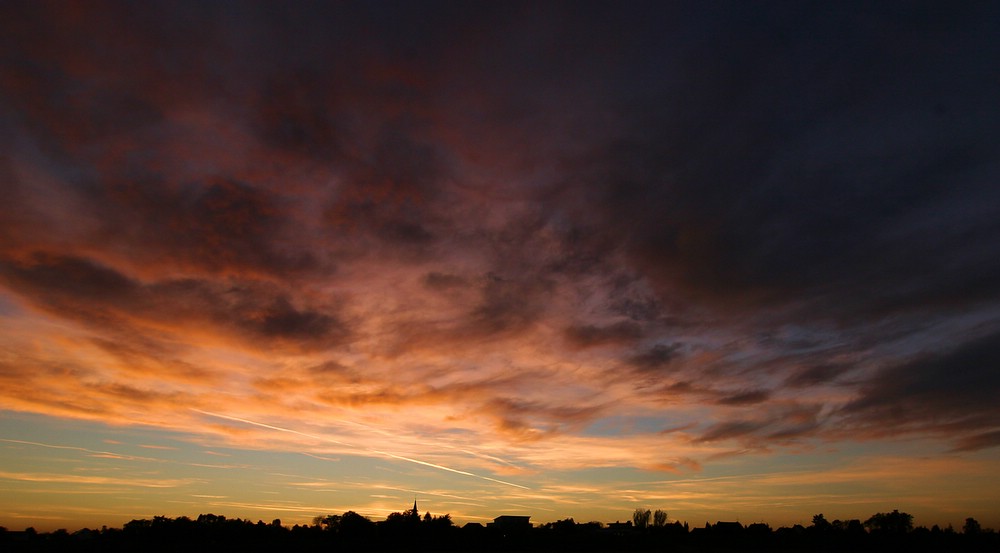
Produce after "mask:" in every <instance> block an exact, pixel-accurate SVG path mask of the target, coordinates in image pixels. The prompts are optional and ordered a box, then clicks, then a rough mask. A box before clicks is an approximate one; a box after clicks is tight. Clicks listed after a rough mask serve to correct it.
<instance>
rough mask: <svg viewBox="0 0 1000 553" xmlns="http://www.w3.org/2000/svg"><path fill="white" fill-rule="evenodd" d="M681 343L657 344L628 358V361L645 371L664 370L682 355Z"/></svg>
mask: <svg viewBox="0 0 1000 553" xmlns="http://www.w3.org/2000/svg"><path fill="white" fill-rule="evenodd" d="M680 349H681V344H670V345H667V344H656V345H654V346H653V347H651V348H649V349H648V350H646V351H643V352H640V353H637V354H635V355H633V356H631V357H629V358H628V360H627V362H628V363H629V364H630V365H632V366H634V367H636V368H637V369H640V370H644V371H658V370H663V369H665V368H666V367H667V366H669V365H670V364H671V362H673V361H674V360H675V359H677V358H678V356H679V355H680V354H679V353H678V352H679V351H680Z"/></svg>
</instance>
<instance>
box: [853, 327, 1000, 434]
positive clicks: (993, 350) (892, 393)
mask: <svg viewBox="0 0 1000 553" xmlns="http://www.w3.org/2000/svg"><path fill="white" fill-rule="evenodd" d="M998 368H1000V335H997V334H991V335H987V336H984V337H982V338H980V339H978V340H975V341H972V342H969V343H966V344H960V345H957V346H956V347H955V348H954V349H953V350H951V351H945V352H933V353H927V354H923V355H921V356H919V357H918V358H917V359H914V360H913V361H910V362H907V363H902V364H899V365H895V366H892V367H888V368H886V369H884V370H882V371H881V372H880V373H878V374H877V375H875V376H874V377H873V378H872V379H871V380H869V381H868V382H865V383H864V384H862V385H861V387H860V390H859V394H858V397H857V398H856V399H855V400H853V401H851V402H850V403H847V404H846V405H844V406H843V407H842V408H841V409H840V412H839V415H840V416H842V417H843V419H844V420H843V424H845V425H846V426H847V428H848V429H854V431H861V432H864V433H866V434H870V435H874V436H882V435H896V434H900V433H912V432H916V433H932V434H938V435H943V436H944V437H946V438H949V439H951V440H954V441H955V442H956V443H957V446H956V447H958V448H960V449H974V448H977V447H989V446H992V445H995V444H994V440H993V439H992V437H991V436H992V435H991V432H993V429H994V428H995V427H996V426H997V424H1000V406H998V404H997V401H996V397H997V394H998V393H1000V370H998Z"/></svg>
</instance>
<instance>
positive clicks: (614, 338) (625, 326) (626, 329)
mask: <svg viewBox="0 0 1000 553" xmlns="http://www.w3.org/2000/svg"><path fill="white" fill-rule="evenodd" d="M565 335H566V339H567V340H568V341H569V342H570V343H571V344H572V345H573V346H574V347H578V348H588V347H593V346H600V345H605V344H629V343H633V342H636V341H637V340H639V339H640V338H642V327H641V326H639V325H638V324H636V323H635V322H632V321H619V322H617V323H613V324H610V325H603V326H599V325H578V326H571V327H569V328H567V329H566V332H565Z"/></svg>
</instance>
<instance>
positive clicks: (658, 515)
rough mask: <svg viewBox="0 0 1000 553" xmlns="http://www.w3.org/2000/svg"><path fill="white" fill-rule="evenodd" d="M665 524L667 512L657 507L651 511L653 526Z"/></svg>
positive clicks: (658, 526)
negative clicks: (653, 511)
mask: <svg viewBox="0 0 1000 553" xmlns="http://www.w3.org/2000/svg"><path fill="white" fill-rule="evenodd" d="M666 525H667V512H666V511H664V510H662V509H657V510H656V512H655V513H653V526H656V527H657V528H662V527H664V526H666Z"/></svg>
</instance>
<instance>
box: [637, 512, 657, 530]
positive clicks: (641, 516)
mask: <svg viewBox="0 0 1000 553" xmlns="http://www.w3.org/2000/svg"><path fill="white" fill-rule="evenodd" d="M651 516H653V513H652V512H650V510H649V509H636V510H635V511H634V512H633V513H632V524H634V525H635V527H636V528H639V529H643V528H646V527H647V526H649V519H650V517H651Z"/></svg>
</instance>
